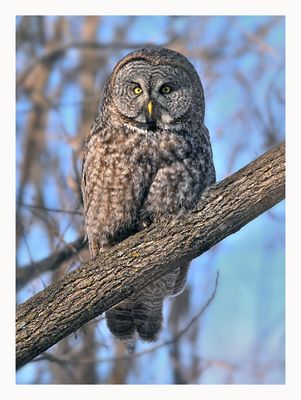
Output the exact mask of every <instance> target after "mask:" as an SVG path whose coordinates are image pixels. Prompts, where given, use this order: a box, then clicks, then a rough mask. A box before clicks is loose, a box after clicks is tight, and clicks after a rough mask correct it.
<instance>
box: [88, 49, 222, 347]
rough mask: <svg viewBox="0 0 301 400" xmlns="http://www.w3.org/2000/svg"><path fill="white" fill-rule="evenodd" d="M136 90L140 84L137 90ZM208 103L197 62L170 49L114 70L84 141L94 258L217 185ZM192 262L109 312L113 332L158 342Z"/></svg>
mask: <svg viewBox="0 0 301 400" xmlns="http://www.w3.org/2000/svg"><path fill="white" fill-rule="evenodd" d="M137 88H138V89H137ZM204 113H205V102H204V94H203V88H202V85H201V82H200V79H199V77H198V75H197V73H196V71H195V69H194V67H193V66H192V64H191V63H190V62H189V61H188V60H187V59H186V58H185V57H184V56H183V55H181V54H179V53H177V52H175V51H172V50H168V49H158V48H153V49H142V50H138V51H135V52H133V53H130V54H128V55H127V56H126V57H124V58H123V59H122V60H121V61H120V62H119V63H118V64H117V65H116V66H115V68H114V70H113V72H112V75H111V77H110V79H109V81H108V82H107V84H106V87H105V91H104V96H103V102H102V105H101V108H100V111H99V114H98V115H97V117H96V119H95V121H94V124H93V126H92V129H91V132H90V134H89V136H88V138H87V143H86V149H85V155H84V161H83V171H82V194H83V201H84V213H85V222H86V232H87V237H88V241H89V249H90V253H91V257H96V256H97V255H98V254H99V253H100V252H101V251H103V250H104V249H105V248H107V247H110V246H112V245H114V244H115V243H118V242H119V241H120V240H122V239H124V238H125V237H127V236H129V235H131V234H132V233H134V232H135V231H137V230H139V229H141V227H143V226H144V225H145V224H148V223H149V222H151V221H153V220H156V219H158V218H160V216H161V215H166V214H174V213H178V212H179V211H180V210H185V209H191V208H192V207H193V206H194V205H195V203H196V202H197V200H198V198H199V196H200V194H201V192H202V191H203V190H204V189H205V188H206V187H207V186H208V185H210V184H212V183H214V182H215V170H214V165H213V159H212V151H211V145H210V139H209V133H208V130H207V128H206V127H205V125H204ZM187 269H188V265H183V267H181V268H177V269H176V270H174V271H173V272H171V273H169V274H167V275H166V276H164V277H163V278H160V279H159V280H158V281H156V282H155V283H153V284H151V285H149V286H148V287H147V288H146V289H144V290H143V293H142V292H141V293H138V294H136V295H135V296H133V297H131V298H129V299H127V300H126V301H123V302H122V303H120V304H118V305H117V306H115V307H114V308H112V309H111V310H109V311H107V312H106V319H107V324H108V327H109V328H110V330H111V332H112V333H113V334H114V335H115V336H117V337H119V338H120V339H122V340H124V341H128V342H130V341H131V340H132V339H133V337H134V336H135V333H136V332H137V333H138V335H139V337H140V338H141V339H143V340H147V341H150V340H154V339H156V337H157V335H158V333H159V330H160V327H161V324H162V305H163V300H164V298H165V297H166V296H170V295H175V294H178V293H179V292H180V291H181V290H182V289H183V287H184V284H185V281H186V274H187Z"/></svg>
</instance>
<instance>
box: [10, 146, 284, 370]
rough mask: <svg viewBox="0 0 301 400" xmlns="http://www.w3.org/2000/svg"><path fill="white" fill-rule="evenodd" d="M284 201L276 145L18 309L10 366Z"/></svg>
mask: <svg viewBox="0 0 301 400" xmlns="http://www.w3.org/2000/svg"><path fill="white" fill-rule="evenodd" d="M284 197H285V147H284V143H282V144H280V145H278V146H277V147H275V148H274V149H272V150H271V151H269V152H267V153H265V154H264V155H262V156H261V157H259V158H258V159H256V160H255V161H253V162H251V163H250V164H248V165H247V166H246V167H244V168H242V169H241V170H239V171H238V172H236V173H235V174H233V175H231V176H229V177H228V178H226V179H224V180H223V181H221V182H219V183H217V184H215V185H213V186H211V187H210V188H209V189H208V190H206V191H205V192H204V194H203V195H202V197H201V199H200V201H199V203H198V205H197V207H196V208H195V209H194V210H192V211H191V212H190V213H186V214H183V215H179V216H177V217H173V218H167V219H164V220H162V221H160V223H157V224H152V225H151V226H150V227H149V228H148V229H146V230H144V231H141V232H139V233H138V234H136V235H134V236H131V237H130V238H128V239H126V240H124V241H123V242H122V243H120V244H118V245H117V246H115V247H113V248H112V249H110V250H108V251H106V252H105V253H103V254H101V256H100V257H98V258H97V259H95V260H91V261H89V262H87V263H84V264H82V265H81V266H80V267H79V268H78V269H76V270H75V271H73V272H71V273H69V274H67V275H66V276H65V277H64V278H62V279H61V280H60V281H58V282H55V283H53V284H51V285H50V286H49V287H47V288H46V289H45V290H43V291H41V292H39V293H38V294H36V295H35V296H34V297H32V298H31V299H29V300H28V301H26V302H25V303H23V304H21V305H20V306H19V307H18V308H17V325H16V336H17V337H16V357H17V367H21V366H23V365H24V364H26V363H27V362H29V361H30V360H32V359H33V358H34V357H36V356H37V355H39V354H41V353H42V352H43V351H45V350H47V349H48V348H49V347H51V346H52V345H54V344H55V343H57V342H58V341H59V340H61V339H62V338H64V337H66V336H67V335H69V334H70V333H72V332H74V331H76V330H77V329H78V328H79V327H81V326H82V325H84V324H85V323H86V322H88V321H89V320H91V319H92V318H94V317H96V316H98V315H99V314H101V313H103V312H104V311H106V310H107V309H109V308H111V307H112V306H114V305H115V304H117V303H119V302H120V301H122V300H124V299H125V298H126V297H128V296H129V295H131V294H132V293H133V292H134V291H139V290H142V289H143V288H144V287H145V286H147V285H148V284H149V283H151V282H152V281H154V280H156V279H158V278H159V277H160V276H163V275H164V274H166V273H167V272H169V271H170V270H171V269H173V268H175V267H177V265H182V264H183V262H185V261H190V260H192V259H194V258H195V257H197V256H199V255H201V254H202V253H204V252H205V251H206V250H208V249H210V248H211V247H212V246H214V245H215V244H216V243H218V242H220V241H221V240H222V239H224V238H225V237H227V236H229V235H231V234H233V233H235V232H237V231H238V230H239V229H240V228H242V227H243V226H244V225H246V224H247V223H248V222H250V221H251V220H253V219H254V218H256V217H257V216H258V215H260V214H262V213H263V212H264V211H266V210H268V209H269V208H271V207H273V206H274V205H275V204H277V203H278V202H279V201H281V200H283V199H284Z"/></svg>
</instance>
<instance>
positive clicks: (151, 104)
mask: <svg viewBox="0 0 301 400" xmlns="http://www.w3.org/2000/svg"><path fill="white" fill-rule="evenodd" d="M147 111H148V113H149V116H150V117H152V114H153V101H152V100H150V101H149V102H148V104H147Z"/></svg>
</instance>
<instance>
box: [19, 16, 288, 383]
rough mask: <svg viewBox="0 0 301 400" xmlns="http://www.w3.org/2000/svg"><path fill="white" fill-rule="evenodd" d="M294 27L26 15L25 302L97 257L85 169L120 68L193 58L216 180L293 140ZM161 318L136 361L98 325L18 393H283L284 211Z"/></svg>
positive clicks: (248, 20) (23, 374) (221, 247)
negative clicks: (175, 55)
mask: <svg viewBox="0 0 301 400" xmlns="http://www.w3.org/2000/svg"><path fill="white" fill-rule="evenodd" d="M284 29H285V19H284V17H278V16H277V17H276V16H254V17H253V16H248V17H243V16H225V17H223V16H221V17H218V16H215V17H209V16H208V17H205V16H202V17H199V16H76V17H75V16H74V17H73V16H19V17H17V19H16V69H17V71H16V81H17V91H16V96H17V108H16V131H17V141H16V160H17V167H16V178H17V182H16V201H17V206H16V213H17V225H16V245H17V249H16V264H17V272H16V277H17V303H18V304H19V303H22V302H23V301H25V300H26V299H28V298H29V297H31V296H32V295H33V294H35V293H36V292H38V291H40V290H41V289H43V288H44V287H45V286H47V285H48V284H49V283H50V282H52V281H54V280H57V279H59V278H60V277H62V276H63V275H64V274H66V273H67V272H69V271H70V270H72V269H74V268H76V267H77V266H78V265H79V264H80V263H81V262H82V261H84V260H87V259H88V258H89V254H88V251H87V248H86V246H85V244H84V243H83V237H84V221H83V216H82V204H81V196H80V191H79V180H80V174H81V172H80V171H81V161H82V155H83V148H84V142H85V137H86V135H87V134H88V132H89V129H90V126H91V124H92V122H93V119H94V117H95V115H96V111H97V108H98V104H99V99H100V98H101V95H102V89H103V87H104V84H105V82H106V80H107V78H108V76H109V74H110V71H111V70H112V68H113V67H114V65H115V63H116V62H117V61H118V60H119V59H120V58H121V57H123V56H124V55H125V54H127V53H128V52H129V51H131V50H133V49H136V48H141V47H144V46H149V45H154V46H164V47H168V48H171V49H174V50H176V51H179V52H181V53H182V54H184V55H185V56H186V57H188V58H189V59H190V61H191V62H192V63H193V64H194V66H195V67H196V69H197V71H198V72H199V74H200V77H201V79H202V82H203V85H204V90H205V98H206V117H205V122H206V125H207V127H208V128H209V131H210V133H211V141H212V146H213V153H214V160H215V165H216V170H217V179H218V181H219V180H221V179H223V178H224V177H226V176H228V175H229V174H231V173H233V172H235V171H236V170H238V169H239V168H241V167H243V166H244V165H245V164H247V163H248V162H250V161H252V160H253V159H255V158H256V157H257V156H259V155H260V154H262V153H263V152H265V151H266V150H268V149H270V148H271V147H273V146H274V145H276V144H278V143H279V142H280V141H282V140H283V139H284V129H285V103H284V101H285V99H284V93H285V89H284V83H285V82H284V72H285V71H284V67H285V64H284V59H285V53H284V52H285V49H284V43H285V39H284ZM217 270H218V271H219V283H218V286H217V288H216V286H215V283H216V271H217ZM215 289H216V291H215ZM212 293H214V298H213V300H212V301H211V302H210V304H209V306H208V307H207V309H206V311H205V312H201V311H202V308H203V307H204V305H205V304H206V302H207V301H208V299H209V298H210V296H212ZM164 314H165V318H164V320H165V325H164V329H163V330H162V332H161V335H160V337H159V339H158V342H157V343H155V344H145V343H139V344H138V346H137V349H136V353H134V354H133V355H132V356H128V355H127V353H126V350H125V349H124V347H123V345H122V344H121V343H119V342H118V341H115V340H114V338H113V337H112V336H111V335H110V334H109V333H108V330H107V328H106V324H105V322H104V320H103V316H99V318H97V319H95V320H93V321H91V322H90V323H88V324H87V325H86V326H85V327H83V328H82V329H80V330H79V331H78V332H77V333H76V334H75V335H70V337H68V338H66V339H64V340H62V341H61V342H60V343H58V344H57V345H55V346H53V347H52V348H51V349H50V350H49V351H48V352H47V353H46V354H44V355H42V356H40V357H38V358H37V359H36V360H35V361H33V362H31V363H29V364H28V365H26V366H25V367H23V368H22V369H21V370H20V371H19V372H18V373H17V383H36V384H39V383H55V384H60V383H70V384H74V383H90V384H91V383H100V384H103V383H108V384H113V383H153V384H155V383H161V384H165V383H190V384H201V383H205V384H206V383H213V384H223V383H236V384H239V383H249V384H250V383H265V384H269V383H284V363H285V360H284V204H283V202H282V203H280V204H278V205H277V206H275V207H274V208H272V209H271V210H269V211H268V212H266V213H265V214H263V215H262V216H260V217H259V218H257V219H256V220H255V221H253V222H251V223H250V224H248V225H247V226H246V227H244V228H243V229H242V230H241V231H239V232H238V233H236V234H235V235H233V236H230V237H228V238H227V239H225V240H224V241H223V242H221V243H220V244H218V245H216V246H215V247H214V248H212V249H211V250H210V251H208V252H207V253H205V254H204V255H203V256H202V257H200V258H198V259H196V260H194V261H193V263H192V266H191V268H190V273H189V279H188V285H187V288H186V290H185V291H184V292H183V293H182V294H181V295H180V296H178V297H176V298H174V299H173V300H172V301H167V302H166V304H165V308H164Z"/></svg>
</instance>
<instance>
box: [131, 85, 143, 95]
mask: <svg viewBox="0 0 301 400" xmlns="http://www.w3.org/2000/svg"><path fill="white" fill-rule="evenodd" d="M133 92H134V93H135V94H140V93H142V89H141V87H140V86H135V87H134V88H133Z"/></svg>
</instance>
